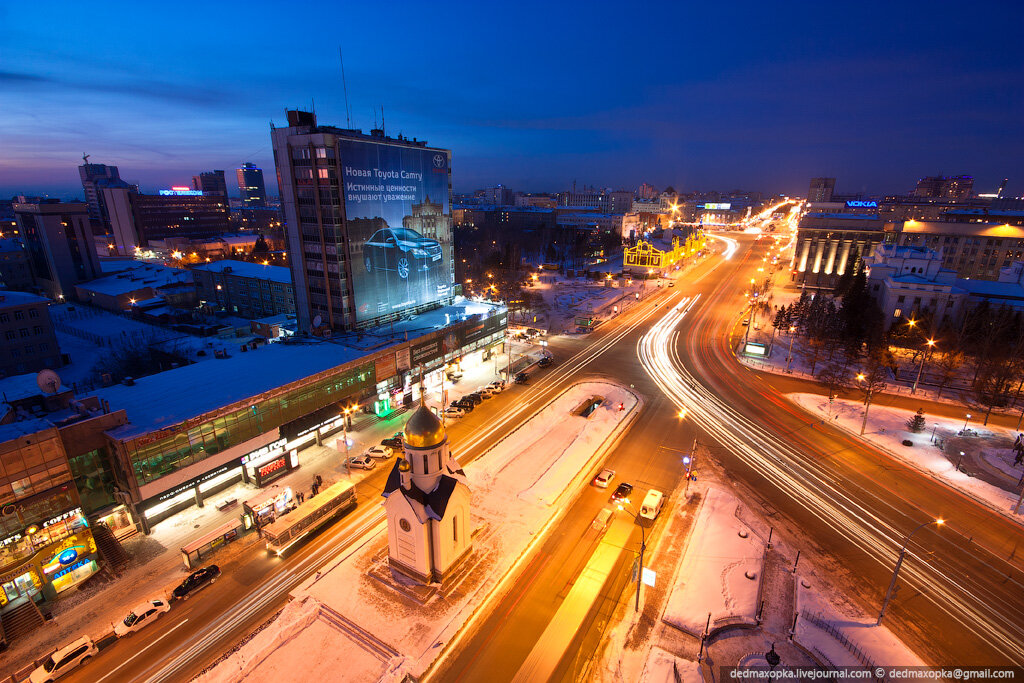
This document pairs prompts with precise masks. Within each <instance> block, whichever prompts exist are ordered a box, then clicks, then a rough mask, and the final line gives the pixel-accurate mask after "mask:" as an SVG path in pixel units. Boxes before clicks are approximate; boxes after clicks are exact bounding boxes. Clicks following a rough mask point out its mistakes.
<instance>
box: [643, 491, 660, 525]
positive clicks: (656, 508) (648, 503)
mask: <svg viewBox="0 0 1024 683" xmlns="http://www.w3.org/2000/svg"><path fill="white" fill-rule="evenodd" d="M664 502H665V494H664V493H662V492H661V491H659V490H657V489H651V490H650V491H648V492H647V495H646V496H644V502H643V503H641V504H640V517H642V518H643V519H649V520H651V521H654V519H655V518H656V517H657V516H658V515H659V514H660V513H661V506H662V505H663V504H664Z"/></svg>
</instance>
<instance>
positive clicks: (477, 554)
mask: <svg viewBox="0 0 1024 683" xmlns="http://www.w3.org/2000/svg"><path fill="white" fill-rule="evenodd" d="M590 396H604V397H606V398H608V399H609V400H607V401H605V403H604V405H602V406H601V407H599V408H598V409H597V410H595V411H594V413H593V414H592V415H591V416H590V417H589V418H582V417H574V416H570V413H571V412H572V411H574V410H575V409H576V408H577V407H578V406H579V405H580V404H581V403H582V401H583V400H585V399H586V398H588V397H590ZM618 402H623V403H625V404H626V410H623V411H619V410H618V405H617V404H618ZM639 406H640V401H639V400H638V399H637V398H636V397H635V396H634V395H633V394H631V393H630V392H628V391H626V390H625V389H623V388H621V387H618V386H617V385H612V384H609V383H604V382H588V383H582V384H578V385H575V386H573V387H571V388H570V389H569V390H567V391H566V392H565V393H563V394H562V395H561V396H559V397H558V398H556V399H555V400H554V401H552V403H551V404H549V405H548V406H547V407H545V408H543V409H541V411H539V412H538V414H537V415H536V416H534V417H531V419H530V420H528V421H527V423H526V424H525V425H524V426H523V427H521V428H520V429H519V430H517V431H515V432H512V433H511V434H509V435H508V436H506V437H505V439H504V440H503V441H502V442H500V443H499V444H497V445H496V446H495V447H494V449H492V450H491V451H488V453H485V454H484V455H483V456H481V457H480V458H478V459H477V460H475V461H474V462H472V463H470V464H468V465H467V466H466V468H465V469H466V474H467V477H468V479H469V483H470V489H471V490H472V492H473V503H472V505H473V512H472V514H473V524H474V528H475V531H474V550H473V555H472V556H471V558H470V560H469V562H470V563H472V564H471V566H470V567H469V568H468V571H466V572H465V574H464V575H463V578H462V579H459V580H458V583H457V584H456V585H454V586H451V587H446V589H445V593H444V594H443V596H441V595H437V596H434V597H433V598H430V599H427V600H426V601H425V602H420V601H418V600H415V599H413V598H412V597H411V596H410V595H409V594H407V593H406V592H402V591H398V590H396V588H395V587H394V586H392V585H387V584H386V583H385V581H391V582H399V583H404V581H403V580H402V579H396V578H393V577H392V575H391V574H390V570H389V569H388V567H387V538H386V536H385V535H384V528H385V525H384V524H383V523H382V524H380V525H378V527H377V528H376V529H374V530H373V531H372V532H370V534H368V535H367V536H365V537H364V538H363V539H362V542H361V543H357V544H356V545H355V546H354V547H353V549H351V550H350V551H349V552H347V553H346V554H343V555H342V556H340V557H339V558H337V559H336V560H335V561H334V562H333V563H332V564H330V565H328V566H325V567H324V568H323V569H322V570H321V571H320V572H318V573H317V574H316V575H315V576H314V577H312V578H311V579H309V580H308V581H307V582H306V583H304V584H303V585H302V586H300V587H299V588H297V589H296V590H295V591H293V593H292V596H293V598H294V599H293V601H292V602H291V603H290V604H289V605H288V606H287V607H285V609H284V610H283V612H282V614H281V616H280V617H279V618H278V620H277V621H275V622H274V623H273V624H271V625H270V626H268V627H267V628H266V629H264V630H263V632H261V633H260V635H259V636H257V638H254V639H253V641H250V642H249V643H247V644H245V645H244V646H242V647H241V648H240V649H239V650H238V651H237V652H236V653H235V654H233V655H232V656H231V657H229V658H228V659H226V660H225V661H223V662H222V663H221V664H219V665H218V666H217V667H215V668H214V669H213V670H211V671H210V672H208V673H207V674H205V675H204V676H203V677H202V678H201V679H200V680H202V681H204V682H207V683H213V682H215V681H216V682H220V681H240V680H242V679H243V678H244V679H245V680H246V681H275V682H279V681H281V680H283V679H282V678H281V676H282V675H283V674H284V673H285V672H296V674H297V675H296V674H293V675H292V676H291V677H286V678H285V679H284V680H296V679H297V678H299V677H300V676H301V677H302V678H306V677H307V669H308V668H309V667H311V666H315V668H316V671H318V672H320V671H330V672H331V680H354V681H355V680H358V681H366V680H374V679H375V678H376V679H379V680H382V679H388V680H392V679H393V680H398V679H399V678H400V677H401V676H403V675H405V674H411V675H414V676H417V675H419V674H421V673H422V672H423V671H424V670H425V669H426V668H427V667H428V666H429V664H430V663H431V662H432V661H433V660H434V659H435V658H437V657H438V656H440V655H441V654H442V652H443V651H444V645H446V644H447V643H448V642H449V641H451V640H452V639H453V638H457V636H458V635H459V630H460V628H461V627H462V625H463V624H464V622H465V621H466V619H468V618H469V617H470V616H471V615H472V614H473V613H474V612H475V611H476V610H477V609H480V608H481V605H482V603H484V602H486V601H487V599H488V597H489V596H490V595H491V594H492V592H494V591H495V589H496V588H497V587H498V586H499V584H500V583H501V582H502V580H503V578H504V577H505V576H508V575H514V573H515V568H514V565H518V563H519V561H520V560H522V559H523V558H524V557H525V556H526V555H527V550H528V549H529V548H530V547H531V546H532V545H533V544H534V543H536V542H538V541H539V539H540V538H542V537H543V535H544V534H543V531H544V529H545V528H546V527H547V526H548V525H550V524H551V523H553V521H554V520H555V519H557V517H558V515H559V514H560V512H561V511H562V510H564V509H565V507H566V505H565V504H564V503H567V502H568V500H570V499H571V498H573V497H575V496H576V495H578V494H579V492H580V490H581V488H582V486H583V485H584V482H585V481H586V478H587V477H588V476H589V474H590V472H591V470H593V469H594V467H595V465H596V463H597V462H598V460H599V458H600V457H601V456H602V455H603V453H604V452H605V448H604V447H608V446H610V445H611V443H613V442H614V440H615V439H616V438H617V437H618V436H619V435H621V434H622V433H623V431H624V430H625V429H626V427H627V425H628V422H629V421H630V419H631V418H632V416H633V415H635V413H636V412H637V408H638V407H639ZM552 414H557V415H560V416H561V419H560V422H561V423H564V424H571V423H573V422H579V421H582V422H584V423H585V429H583V430H579V429H577V428H576V427H575V426H573V427H567V426H562V425H559V426H558V427H557V428H555V429H554V430H553V431H552V430H551V427H552V422H551V420H550V417H551V415H552ZM537 434H544V435H546V438H547V439H548V440H549V441H550V442H555V443H557V444H558V445H557V446H556V447H551V448H545V449H537V448H534V447H533V444H535V443H536V442H537ZM453 445H454V446H455V447H456V449H457V447H458V443H455V444H453ZM599 445H603V446H604V447H601V446H599ZM552 459H554V461H552ZM563 460H564V461H565V463H562V462H560V461H563ZM513 461H514V464H515V466H516V467H517V468H518V469H519V470H520V471H521V472H543V473H544V474H542V475H541V476H540V477H539V478H537V479H530V478H524V477H523V476H509V475H508V473H507V472H506V473H505V475H504V476H501V472H502V470H504V469H506V468H508V467H509V466H510V464H511V463H513ZM524 491H530V493H531V495H520V494H522V493H523V492H524ZM555 491H560V492H561V495H559V496H556V495H554V492H555ZM510 567H511V568H512V569H510ZM371 572H372V573H371ZM506 572H508V573H507V574H506ZM378 577H383V579H382V578H378ZM311 602H315V603H316V604H317V605H318V610H319V612H318V614H319V615H320V616H319V617H318V618H320V619H321V620H326V621H327V622H331V623H334V624H335V625H336V626H337V624H338V623H339V616H340V615H344V616H343V617H342V618H341V620H340V623H341V626H338V627H337V628H336V630H337V631H338V634H337V635H335V636H333V637H332V638H329V639H328V638H326V633H327V632H326V631H325V629H324V628H322V627H321V626H320V625H317V626H316V627H315V628H308V629H301V630H299V631H298V632H297V633H294V632H293V630H294V629H291V627H290V625H291V624H294V623H295V622H296V621H297V620H301V619H302V618H303V617H302V616H301V615H303V614H306V611H307V610H310V609H312V608H311V607H310V606H309V605H310V603H311ZM310 652H317V653H319V657H318V661H317V662H316V663H315V665H314V663H312V662H310V661H309V659H310V657H309V653H310ZM257 661H260V662H265V664H262V663H261V664H255V665H250V663H254V662H257ZM396 666H397V668H396ZM309 675H315V672H313V671H312V670H309Z"/></svg>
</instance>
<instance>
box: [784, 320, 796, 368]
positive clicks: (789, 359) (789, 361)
mask: <svg viewBox="0 0 1024 683" xmlns="http://www.w3.org/2000/svg"><path fill="white" fill-rule="evenodd" d="M794 332H796V325H790V326H789V351H788V352H787V353H786V372H789V366H790V365H791V364H792V363H793V333H794Z"/></svg>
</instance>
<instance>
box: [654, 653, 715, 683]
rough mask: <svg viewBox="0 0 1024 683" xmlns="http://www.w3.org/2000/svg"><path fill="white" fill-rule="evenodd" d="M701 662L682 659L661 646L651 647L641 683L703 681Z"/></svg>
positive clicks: (694, 682)
mask: <svg viewBox="0 0 1024 683" xmlns="http://www.w3.org/2000/svg"><path fill="white" fill-rule="evenodd" d="M703 682H704V676H703V674H702V673H701V670H700V664H698V663H697V662H692V661H690V660H688V659H680V658H679V657H676V656H674V655H673V654H672V653H671V652H666V651H665V650H662V649H661V648H660V647H653V648H651V654H650V656H649V657H648V658H647V663H646V664H645V665H644V673H643V676H641V677H640V683H703Z"/></svg>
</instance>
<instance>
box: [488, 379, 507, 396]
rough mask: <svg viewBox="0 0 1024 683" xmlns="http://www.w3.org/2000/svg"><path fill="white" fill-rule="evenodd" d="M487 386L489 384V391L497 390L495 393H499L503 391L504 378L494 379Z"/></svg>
mask: <svg viewBox="0 0 1024 683" xmlns="http://www.w3.org/2000/svg"><path fill="white" fill-rule="evenodd" d="M487 386H489V387H490V388H491V391H494V392H497V393H501V392H503V391H505V380H503V379H499V380H495V381H494V382H491V383H490V384H488V385H487Z"/></svg>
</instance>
